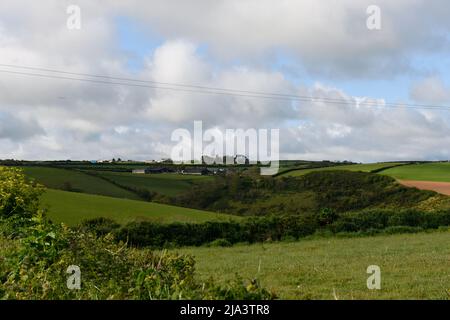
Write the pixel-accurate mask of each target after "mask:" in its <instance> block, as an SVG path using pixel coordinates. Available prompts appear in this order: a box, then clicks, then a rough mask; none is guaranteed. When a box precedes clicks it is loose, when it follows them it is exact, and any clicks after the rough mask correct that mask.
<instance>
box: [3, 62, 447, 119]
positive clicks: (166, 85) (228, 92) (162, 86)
mask: <svg viewBox="0 0 450 320" xmlns="http://www.w3.org/2000/svg"><path fill="white" fill-rule="evenodd" d="M0 67H7V68H12V69H16V70H17V69H19V70H32V71H40V72H45V73H31V72H24V71H14V70H5V69H0V72H1V73H9V74H14V75H21V76H29V77H40V78H48V79H58V80H71V81H81V82H90V83H98V84H107V85H120V86H129V87H139V88H151V89H158V90H170V91H179V92H187V93H202V94H214V95H225V96H236V97H247V98H262V99H273V100H289V101H301V102H324V103H331V104H341V105H349V104H358V105H360V106H372V107H377V108H403V109H404V108H413V109H428V110H450V106H443V105H425V104H411V103H392V102H384V103H383V104H380V103H379V102H378V101H373V100H372V101H370V100H369V101H356V99H355V98H352V99H353V101H351V100H349V99H342V98H341V99H339V98H327V97H319V96H304V95H294V94H288V93H278V92H263V91H252V90H241V89H230V88H219V87H211V86H203V85H197V84H185V83H171V82H160V81H153V80H143V79H133V78H124V77H115V76H107V75H98V74H90V73H77V72H69V71H63V70H56V69H49V68H40V67H30V66H20V65H12V64H0ZM72 76H76V77H72ZM80 77H82V78H80ZM86 77H88V78H86ZM89 78H91V79H89ZM92 78H93V79H92ZM118 81H119V82H118Z"/></svg>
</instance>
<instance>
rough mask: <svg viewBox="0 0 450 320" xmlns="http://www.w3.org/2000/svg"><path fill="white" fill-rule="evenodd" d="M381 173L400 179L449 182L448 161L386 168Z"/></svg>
mask: <svg viewBox="0 0 450 320" xmlns="http://www.w3.org/2000/svg"><path fill="white" fill-rule="evenodd" d="M382 174H384V175H388V176H391V177H393V178H396V179H400V180H419V181H438V182H450V163H448V162H434V163H423V164H413V165H408V166H400V167H396V168H391V169H387V170H386V171H383V172H382Z"/></svg>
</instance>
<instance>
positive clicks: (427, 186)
mask: <svg viewBox="0 0 450 320" xmlns="http://www.w3.org/2000/svg"><path fill="white" fill-rule="evenodd" d="M397 181H398V182H399V183H401V184H403V185H404V186H407V187H415V188H417V189H421V190H431V191H436V192H438V193H441V194H445V195H447V196H450V182H436V181H416V180H397Z"/></svg>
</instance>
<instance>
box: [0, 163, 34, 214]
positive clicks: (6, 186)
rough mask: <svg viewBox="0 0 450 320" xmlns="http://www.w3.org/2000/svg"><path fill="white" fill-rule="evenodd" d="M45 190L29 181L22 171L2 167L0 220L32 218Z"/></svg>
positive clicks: (0, 169) (0, 171) (0, 173)
mask: <svg viewBox="0 0 450 320" xmlns="http://www.w3.org/2000/svg"><path fill="white" fill-rule="evenodd" d="M42 192H43V188H42V187H40V186H38V185H36V184H35V183H33V182H30V181H28V180H27V179H26V178H25V176H24V175H23V174H22V171H21V170H20V169H16V168H8V167H0V218H2V217H3V218H8V217H11V216H13V215H17V216H22V217H25V216H26V217H31V215H32V214H34V213H36V212H37V210H38V208H39V197H40V196H41V194H42Z"/></svg>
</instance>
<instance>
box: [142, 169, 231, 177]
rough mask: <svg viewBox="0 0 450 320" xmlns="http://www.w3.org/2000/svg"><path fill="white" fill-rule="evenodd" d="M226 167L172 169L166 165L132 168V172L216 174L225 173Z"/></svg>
mask: <svg viewBox="0 0 450 320" xmlns="http://www.w3.org/2000/svg"><path fill="white" fill-rule="evenodd" d="M226 172H227V169H225V168H207V167H187V168H183V169H180V170H174V169H173V168H168V167H149V168H142V169H134V170H133V173H134V174H156V173H178V174H186V175H199V176H200V175H201V176H204V175H217V174H225V173H226Z"/></svg>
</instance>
